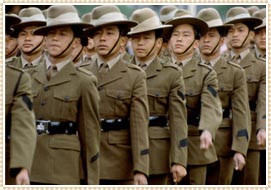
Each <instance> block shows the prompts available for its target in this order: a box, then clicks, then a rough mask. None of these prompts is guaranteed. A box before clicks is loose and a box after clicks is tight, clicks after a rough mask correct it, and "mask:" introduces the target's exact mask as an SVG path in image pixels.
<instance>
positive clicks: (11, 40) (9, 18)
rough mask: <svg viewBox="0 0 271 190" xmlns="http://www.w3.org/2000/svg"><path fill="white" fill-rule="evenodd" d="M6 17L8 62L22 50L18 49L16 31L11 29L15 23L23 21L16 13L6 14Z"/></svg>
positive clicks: (6, 54) (6, 59)
mask: <svg viewBox="0 0 271 190" xmlns="http://www.w3.org/2000/svg"><path fill="white" fill-rule="evenodd" d="M5 19H6V21H5V39H6V44H5V61H6V63H7V62H11V61H13V60H14V59H16V57H17V56H18V54H19V52H20V51H19V49H18V43H17V38H16V36H15V35H14V34H13V32H14V31H13V30H12V29H11V27H12V26H13V25H14V24H18V23H19V22H21V19H20V18H19V17H18V16H17V15H15V14H6V15H5Z"/></svg>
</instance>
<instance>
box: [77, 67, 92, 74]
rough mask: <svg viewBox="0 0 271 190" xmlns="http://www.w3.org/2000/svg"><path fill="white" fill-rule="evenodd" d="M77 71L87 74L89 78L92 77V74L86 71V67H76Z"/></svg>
mask: <svg viewBox="0 0 271 190" xmlns="http://www.w3.org/2000/svg"><path fill="white" fill-rule="evenodd" d="M76 69H77V70H78V71H80V72H82V73H84V74H86V75H89V76H91V75H92V73H91V72H90V71H88V70H87V69H85V68H84V67H76Z"/></svg>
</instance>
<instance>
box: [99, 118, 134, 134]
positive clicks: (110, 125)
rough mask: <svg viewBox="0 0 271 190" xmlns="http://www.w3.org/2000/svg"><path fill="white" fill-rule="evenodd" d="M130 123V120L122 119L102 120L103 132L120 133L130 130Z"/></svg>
mask: <svg viewBox="0 0 271 190" xmlns="http://www.w3.org/2000/svg"><path fill="white" fill-rule="evenodd" d="M129 127H130V121H129V119H128V118H120V119H101V131H103V132H105V131H118V130H122V129H129Z"/></svg>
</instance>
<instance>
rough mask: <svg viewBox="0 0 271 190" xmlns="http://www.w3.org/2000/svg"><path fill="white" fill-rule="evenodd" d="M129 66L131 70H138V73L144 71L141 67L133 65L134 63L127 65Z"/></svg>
mask: <svg viewBox="0 0 271 190" xmlns="http://www.w3.org/2000/svg"><path fill="white" fill-rule="evenodd" d="M127 66H128V67H129V68H131V69H135V70H138V71H143V70H142V69H141V68H140V67H138V66H137V65H135V64H132V63H127Z"/></svg>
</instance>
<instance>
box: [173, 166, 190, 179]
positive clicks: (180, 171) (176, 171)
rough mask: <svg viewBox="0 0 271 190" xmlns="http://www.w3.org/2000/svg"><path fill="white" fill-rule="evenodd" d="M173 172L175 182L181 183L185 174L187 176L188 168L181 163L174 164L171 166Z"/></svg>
mask: <svg viewBox="0 0 271 190" xmlns="http://www.w3.org/2000/svg"><path fill="white" fill-rule="evenodd" d="M171 173H172V177H173V182H174V183H179V182H180V181H181V180H182V178H183V177H184V176H186V174H187V173H186V168H185V167H183V166H182V165H179V164H174V165H173V166H172V167H171Z"/></svg>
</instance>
